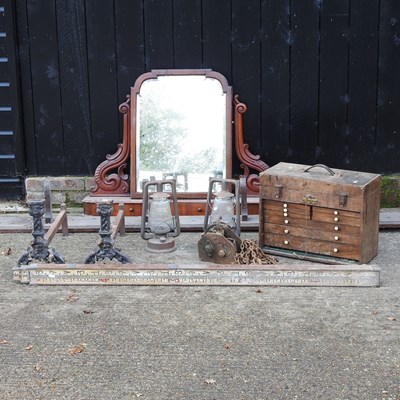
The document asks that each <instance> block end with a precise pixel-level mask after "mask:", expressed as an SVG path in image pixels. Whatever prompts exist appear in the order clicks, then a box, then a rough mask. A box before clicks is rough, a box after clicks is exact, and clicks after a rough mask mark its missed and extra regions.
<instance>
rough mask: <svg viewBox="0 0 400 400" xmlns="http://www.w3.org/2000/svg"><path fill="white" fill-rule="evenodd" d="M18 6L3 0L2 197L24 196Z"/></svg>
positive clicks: (0, 43) (0, 49)
mask: <svg viewBox="0 0 400 400" xmlns="http://www.w3.org/2000/svg"><path fill="white" fill-rule="evenodd" d="M14 12H15V7H14V4H13V2H12V0H1V1H0V197H6V198H9V199H19V198H21V197H22V196H23V194H24V193H23V181H24V175H25V163H24V154H23V148H22V130H21V118H20V117H21V116H20V102H19V82H18V76H17V59H16V46H15V36H16V35H15V15H14Z"/></svg>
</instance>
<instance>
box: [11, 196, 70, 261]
mask: <svg viewBox="0 0 400 400" xmlns="http://www.w3.org/2000/svg"><path fill="white" fill-rule="evenodd" d="M28 207H29V215H30V216H31V217H32V218H33V230H32V236H33V241H32V242H31V248H29V249H27V251H26V252H25V253H23V254H22V256H21V257H20V258H19V259H18V264H17V265H28V264H30V263H31V262H32V261H39V262H45V263H53V264H65V261H64V258H63V257H62V256H61V255H60V254H59V253H58V252H57V251H56V250H54V249H53V248H51V247H49V241H48V240H47V239H45V237H44V236H45V233H44V229H43V221H42V217H43V214H44V201H43V200H35V201H30V202H28Z"/></svg>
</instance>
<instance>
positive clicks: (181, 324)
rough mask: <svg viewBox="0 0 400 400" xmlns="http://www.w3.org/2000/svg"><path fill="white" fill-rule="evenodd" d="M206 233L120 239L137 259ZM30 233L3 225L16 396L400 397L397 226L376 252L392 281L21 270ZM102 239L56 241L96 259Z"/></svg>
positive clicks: (5, 332)
mask: <svg viewBox="0 0 400 400" xmlns="http://www.w3.org/2000/svg"><path fill="white" fill-rule="evenodd" d="M243 237H246V238H256V237H257V233H255V232H251V233H244V234H243ZM198 238H199V233H183V234H182V235H180V236H179V237H178V240H177V245H178V249H177V251H176V252H174V253H169V254H163V255H160V254H151V253H146V252H145V251H144V247H145V243H144V241H143V240H142V239H141V238H140V236H139V234H138V233H130V234H128V235H126V236H125V237H120V238H118V239H117V246H118V247H119V248H121V249H122V250H123V251H124V252H126V253H127V254H128V255H129V256H130V257H131V258H132V260H134V262H137V263H164V262H171V263H177V262H179V263H191V262H194V261H196V262H198V260H197V252H196V244H197V240H198ZM30 240H31V235H30V234H21V233H19V234H2V235H0V316H1V319H0V366H1V367H0V369H1V374H0V398H1V399H2V400H8V399H10V400H11V399H12V400H15V399H42V400H47V399H48V400H57V399H71V400H72V399H74V400H91V399H96V400H99V399H104V400H114V399H115V400H116V399H118V400H120V399H141V400H143V399H145V400H164V399H165V400H167V399H168V400H169V399H190V400H197V399H199V400H200V399H202V400H204V399H206V400H211V399H218V400H225V399H226V400H228V399H229V400H232V399H238V400H240V399H243V400H244V399H246V400H250V399H251V400H253V399H259V400H262V399H268V400H269V399H307V400H309V399H371V400H372V399H385V400H389V399H393V400H394V399H396V400H398V399H400V379H399V376H400V268H399V263H398V259H399V247H398V243H399V241H400V233H399V232H398V231H396V230H387V231H381V232H380V242H379V254H378V256H377V257H376V258H375V259H374V260H373V261H372V263H371V264H370V265H372V266H377V267H379V268H380V269H381V286H380V287H379V288H348V287H346V288H323V287H313V288H304V287H302V288H295V287H262V288H261V287H196V286H193V287H163V286H143V287H134V286H126V287H97V286H96V287H93V286H92V287H82V286H81V287H73V286H28V285H23V284H19V283H14V282H12V271H11V270H12V267H13V266H15V265H16V262H17V259H18V256H19V255H20V253H21V252H22V251H23V250H24V249H25V248H26V247H27V246H28V245H29V242H30ZM97 240H98V235H97V234H94V233H76V234H72V235H69V236H68V237H66V238H62V237H61V235H57V236H56V238H55V239H54V242H53V243H52V245H53V246H54V247H55V248H56V249H57V250H58V251H59V252H60V253H62V254H63V255H64V256H65V258H66V260H67V261H68V262H82V260H83V259H84V258H85V257H86V256H87V254H88V253H90V252H91V251H92V250H94V249H95V248H96V242H97ZM280 261H281V262H291V260H280ZM293 262H296V263H298V260H293Z"/></svg>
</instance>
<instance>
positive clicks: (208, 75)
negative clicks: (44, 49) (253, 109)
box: [83, 69, 268, 216]
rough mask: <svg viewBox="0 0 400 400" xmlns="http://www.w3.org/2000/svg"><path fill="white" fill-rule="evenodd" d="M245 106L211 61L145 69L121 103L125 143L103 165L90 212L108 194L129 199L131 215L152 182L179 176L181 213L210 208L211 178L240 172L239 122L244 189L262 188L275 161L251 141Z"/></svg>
mask: <svg viewBox="0 0 400 400" xmlns="http://www.w3.org/2000/svg"><path fill="white" fill-rule="evenodd" d="M232 111H233V112H232ZM245 111H246V106H245V105H244V104H243V103H240V102H239V100H238V96H235V98H234V99H233V98H232V88H231V86H229V84H228V82H227V80H226V78H225V77H224V76H223V75H221V74H220V73H218V72H215V71H212V70H210V69H193V70H192V69H185V70H178V69H171V70H152V71H151V72H147V73H144V74H142V75H141V76H139V77H138V79H137V80H136V82H135V85H134V86H133V87H131V90H130V95H129V96H127V100H126V101H125V102H124V103H122V104H121V105H120V106H119V112H120V113H121V114H122V116H123V139H122V143H120V144H119V145H118V149H117V151H116V152H115V153H114V154H112V155H107V156H106V160H105V161H103V162H102V163H101V164H100V165H99V166H98V167H97V169H96V171H95V175H94V179H95V185H94V187H93V188H92V190H91V194H90V195H89V196H87V197H86V198H85V199H84V200H83V205H84V212H85V214H89V215H95V214H96V204H97V202H98V201H99V200H100V199H99V197H101V199H105V198H106V199H109V200H113V202H114V204H115V207H117V204H118V203H124V205H125V206H124V207H125V210H124V211H125V215H132V216H135V215H136V216H140V215H141V212H142V196H143V191H142V189H143V185H144V183H145V182H147V181H149V180H161V179H176V190H177V196H178V204H179V214H180V215H199V216H204V213H205V209H206V196H207V189H208V184H209V180H210V178H211V179H212V178H226V179H230V178H232V158H233V138H232V126H234V133H235V140H234V142H235V146H234V148H235V152H236V156H237V158H238V160H239V161H240V163H241V168H243V169H244V173H243V175H242V177H241V186H242V191H243V192H244V193H250V194H253V195H254V194H257V193H258V182H259V181H258V172H261V171H263V170H265V169H267V168H268V165H267V164H265V163H264V162H263V161H261V160H260V157H259V156H258V155H254V154H252V153H251V152H250V151H249V149H248V146H247V144H245V143H244V140H243V129H242V114H243V113H244V112H245ZM232 114H234V121H233V120H232ZM251 170H255V172H251ZM255 206H258V201H257V204H254V207H253V208H254V210H252V209H249V212H250V213H254V214H256V213H258V208H256V207H255ZM249 207H251V204H250V205H249ZM115 210H116V209H115ZM252 211H253V212H252ZM245 212H247V211H246V210H245Z"/></svg>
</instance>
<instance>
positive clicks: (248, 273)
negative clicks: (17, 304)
mask: <svg viewBox="0 0 400 400" xmlns="http://www.w3.org/2000/svg"><path fill="white" fill-rule="evenodd" d="M13 274H14V281H16V282H20V283H27V284H30V285H107V286H112V285H132V286H135V285H141V286H144V285H149V286H152V285H164V286H167V285H168V286H350V287H351V286H353V287H354V286H359V287H368V286H369V287H376V286H379V279H380V269H379V268H376V267H373V266H368V265H313V264H309V265H308V264H281V265H280V264H275V265H233V264H232V265H229V266H227V265H224V266H223V265H218V264H118V265H115V264H30V265H22V266H19V267H16V268H14V269H13Z"/></svg>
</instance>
